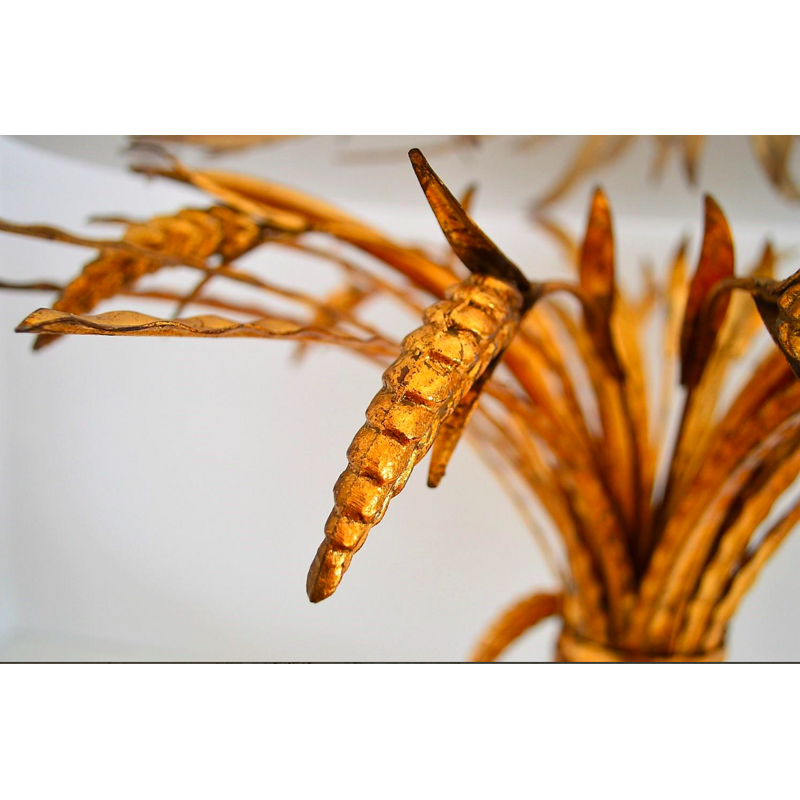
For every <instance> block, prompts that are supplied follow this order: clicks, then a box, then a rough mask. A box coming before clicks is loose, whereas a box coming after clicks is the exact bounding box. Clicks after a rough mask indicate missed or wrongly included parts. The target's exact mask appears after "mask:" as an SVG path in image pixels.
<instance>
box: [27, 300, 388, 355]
mask: <svg viewBox="0 0 800 800" xmlns="http://www.w3.org/2000/svg"><path fill="white" fill-rule="evenodd" d="M16 330H17V333H51V334H71V335H73V336H75V335H77V336H182V337H186V336H194V337H200V338H222V337H239V338H242V337H244V338H248V337H249V338H256V339H296V340H298V341H317V342H329V343H332V344H345V345H348V346H351V347H356V348H358V349H364V350H368V351H374V352H383V353H386V354H387V355H394V352H393V351H392V350H391V349H389V348H387V347H386V346H385V344H384V343H382V342H377V341H373V340H371V339H359V338H358V337H357V336H351V335H349V334H346V333H339V332H334V331H331V330H326V329H324V328H314V327H303V326H299V325H297V324H295V323H293V322H289V321H287V320H283V319H278V318H273V317H264V318H262V319H257V320H253V321H252V322H237V321H235V320H231V319H227V318H226V317H219V316H216V315H214V314H206V315H203V316H199V317H187V318H186V319H159V318H158V317H151V316H148V315H147V314H139V313H137V312H135V311H109V312H106V313H105V314H97V315H94V316H78V315H76V314H68V313H65V312H63V311H55V310H53V309H49V308H40V309H39V310H38V311H34V312H33V314H31V315H29V316H28V317H26V318H25V319H24V320H23V321H22V322H21V323H20V324H19V325H18V326H17V329H16Z"/></svg>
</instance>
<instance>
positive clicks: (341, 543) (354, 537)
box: [325, 511, 371, 552]
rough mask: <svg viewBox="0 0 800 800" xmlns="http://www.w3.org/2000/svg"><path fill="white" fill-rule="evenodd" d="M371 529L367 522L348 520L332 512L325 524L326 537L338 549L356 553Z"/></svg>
mask: <svg viewBox="0 0 800 800" xmlns="http://www.w3.org/2000/svg"><path fill="white" fill-rule="evenodd" d="M370 527H371V526H370V525H369V524H367V523H366V522H362V521H360V520H354V519H348V518H347V517H343V516H341V514H339V513H338V512H336V511H332V512H331V515H330V516H329V517H328V522H327V523H326V524H325V537H326V539H327V540H328V541H329V542H330V543H331V544H332V545H334V546H335V547H336V548H338V549H341V550H349V551H350V552H354V551H355V550H356V549H357V548H358V546H359V545H360V544H361V542H363V541H364V539H365V537H366V535H367V533H368V532H369V529H370Z"/></svg>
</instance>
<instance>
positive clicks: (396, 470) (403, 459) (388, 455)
mask: <svg viewBox="0 0 800 800" xmlns="http://www.w3.org/2000/svg"><path fill="white" fill-rule="evenodd" d="M411 456H412V452H411V448H409V446H408V444H407V443H403V442H400V441H398V440H397V439H395V438H391V437H389V436H386V435H385V434H383V433H380V432H379V431H377V430H376V429H375V428H373V427H372V426H371V425H365V426H364V427H363V428H362V429H361V430H360V431H359V432H358V433H357V434H356V436H355V439H353V443H352V444H351V445H350V448H349V450H348V451H347V458H348V460H349V461H350V465H351V467H352V468H353V469H354V470H357V471H358V472H360V473H361V474H363V475H366V476H368V477H369V478H371V479H372V480H373V481H375V482H376V483H379V484H381V485H384V484H388V483H393V482H394V481H396V480H397V479H398V478H399V477H400V476H401V475H402V474H403V472H404V471H405V470H406V468H407V467H408V464H409V461H410V460H411Z"/></svg>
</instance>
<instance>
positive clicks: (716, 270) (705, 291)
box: [681, 195, 734, 389]
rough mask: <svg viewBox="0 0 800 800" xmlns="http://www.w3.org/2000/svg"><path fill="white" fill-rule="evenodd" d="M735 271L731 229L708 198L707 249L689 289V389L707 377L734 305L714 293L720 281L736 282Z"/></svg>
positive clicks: (684, 364) (685, 365) (684, 351)
mask: <svg viewBox="0 0 800 800" xmlns="http://www.w3.org/2000/svg"><path fill="white" fill-rule="evenodd" d="M733 270H734V254H733V237H732V236H731V229H730V227H729V226H728V221H727V220H726V219H725V215H724V214H723V213H722V209H720V207H719V206H718V205H717V203H716V201H715V200H714V199H713V198H712V197H711V196H710V195H706V201H705V230H704V233H703V247H702V250H701V252H700V261H699V263H698V265H697V270H696V271H695V273H694V277H693V278H692V282H691V284H690V286H689V296H688V298H687V300H686V311H685V313H684V317H683V328H682V330H681V381H682V383H683V385H684V386H686V387H687V388H688V389H693V388H694V387H695V386H696V385H697V384H698V383H699V382H700V379H701V377H702V376H703V370H704V369H705V366H706V364H707V362H708V359H709V357H710V356H711V353H712V351H713V349H714V342H715V340H716V337H717V334H718V333H719V331H720V328H722V324H723V322H724V321H725V314H726V312H727V310H728V305H729V304H730V295H729V294H727V293H722V294H719V295H716V296H714V295H713V292H714V289H715V287H716V286H717V284H718V283H719V282H720V281H722V280H725V279H726V278H732V277H733Z"/></svg>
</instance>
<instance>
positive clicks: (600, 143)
mask: <svg viewBox="0 0 800 800" xmlns="http://www.w3.org/2000/svg"><path fill="white" fill-rule="evenodd" d="M295 138H301V137H295V136H139V137H134V141H144V142H147V141H156V142H167V143H174V144H189V145H195V146H200V147H204V148H206V149H207V150H208V151H210V152H212V153H226V152H231V151H237V150H243V149H248V148H251V147H257V146H266V145H273V144H277V143H279V142H282V141H284V140H286V139H295ZM442 138H443V141H441V142H437V143H436V144H435V145H432V146H430V147H427V148H426V151H427V152H428V154H429V155H430V154H431V153H433V152H436V153H437V154H443V153H448V152H455V151H459V150H464V149H467V148H474V147H476V146H478V145H479V144H480V143H481V142H482V141H484V140H486V139H490V138H497V137H490V136H447V137H442ZM512 138H514V139H516V141H517V143H518V146H519V147H520V149H527V148H530V147H532V146H537V145H539V144H541V143H543V142H544V141H546V140H548V139H552V138H554V137H552V136H516V137H512ZM640 138H642V137H637V136H584V137H582V139H581V141H580V142H579V144H578V147H577V149H576V151H575V153H574V155H573V156H572V158H571V160H570V161H569V163H568V164H567V165H566V166H565V168H564V170H563V172H562V173H561V174H560V175H559V177H558V178H557V179H556V181H555V182H554V183H553V185H552V186H551V187H550V188H549V189H547V190H546V191H544V192H543V193H542V194H541V195H540V196H539V197H538V198H537V199H536V200H535V201H534V203H533V207H532V208H533V213H534V216H538V215H540V214H541V213H542V212H543V211H544V210H545V209H546V208H548V207H549V206H551V205H552V204H553V203H555V202H556V201H558V200H560V199H561V198H563V197H564V196H565V195H567V194H568V193H569V192H570V191H571V190H573V189H574V188H575V187H576V186H577V185H578V184H579V183H581V182H582V181H584V180H585V179H587V178H588V177H590V176H592V175H594V173H595V172H596V171H597V170H599V169H602V168H603V167H606V166H610V165H611V164H613V163H615V162H616V161H618V160H619V159H620V158H622V157H623V156H624V155H625V154H626V153H627V152H628V151H629V149H630V147H631V145H632V144H633V143H634V142H635V140H636V139H640ZM648 138H649V139H651V140H652V143H653V148H654V153H653V162H652V168H651V171H650V175H651V177H652V178H653V179H660V178H661V176H662V175H663V174H664V171H665V169H666V167H667V164H668V162H669V160H670V157H671V156H672V155H673V154H675V156H676V157H677V159H678V161H679V162H680V166H681V169H682V171H683V174H684V176H685V178H686V180H687V181H688V182H689V183H690V184H692V185H695V184H696V183H697V175H698V171H699V167H700V159H701V157H702V154H703V149H704V147H705V144H706V139H707V138H708V137H707V136H650V137H648ZM750 139H751V142H752V146H753V153H754V154H755V157H756V160H757V161H758V164H759V166H760V167H761V169H762V170H763V172H764V174H765V176H766V177H767V179H768V180H769V182H770V183H771V184H772V186H773V187H774V188H775V190H776V191H777V192H778V193H779V194H780V195H781V196H782V197H784V198H785V199H787V200H793V201H800V188H798V184H797V182H796V181H795V179H794V178H793V177H792V174H791V170H790V167H791V161H792V156H793V154H794V152H795V144H796V139H797V137H796V136H751V137H750ZM397 155H398V153H397V152H395V151H392V150H387V149H385V148H382V149H378V150H360V151H359V150H356V151H352V152H350V153H348V159H349V160H354V161H382V160H386V159H387V158H392V157H395V156H397Z"/></svg>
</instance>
